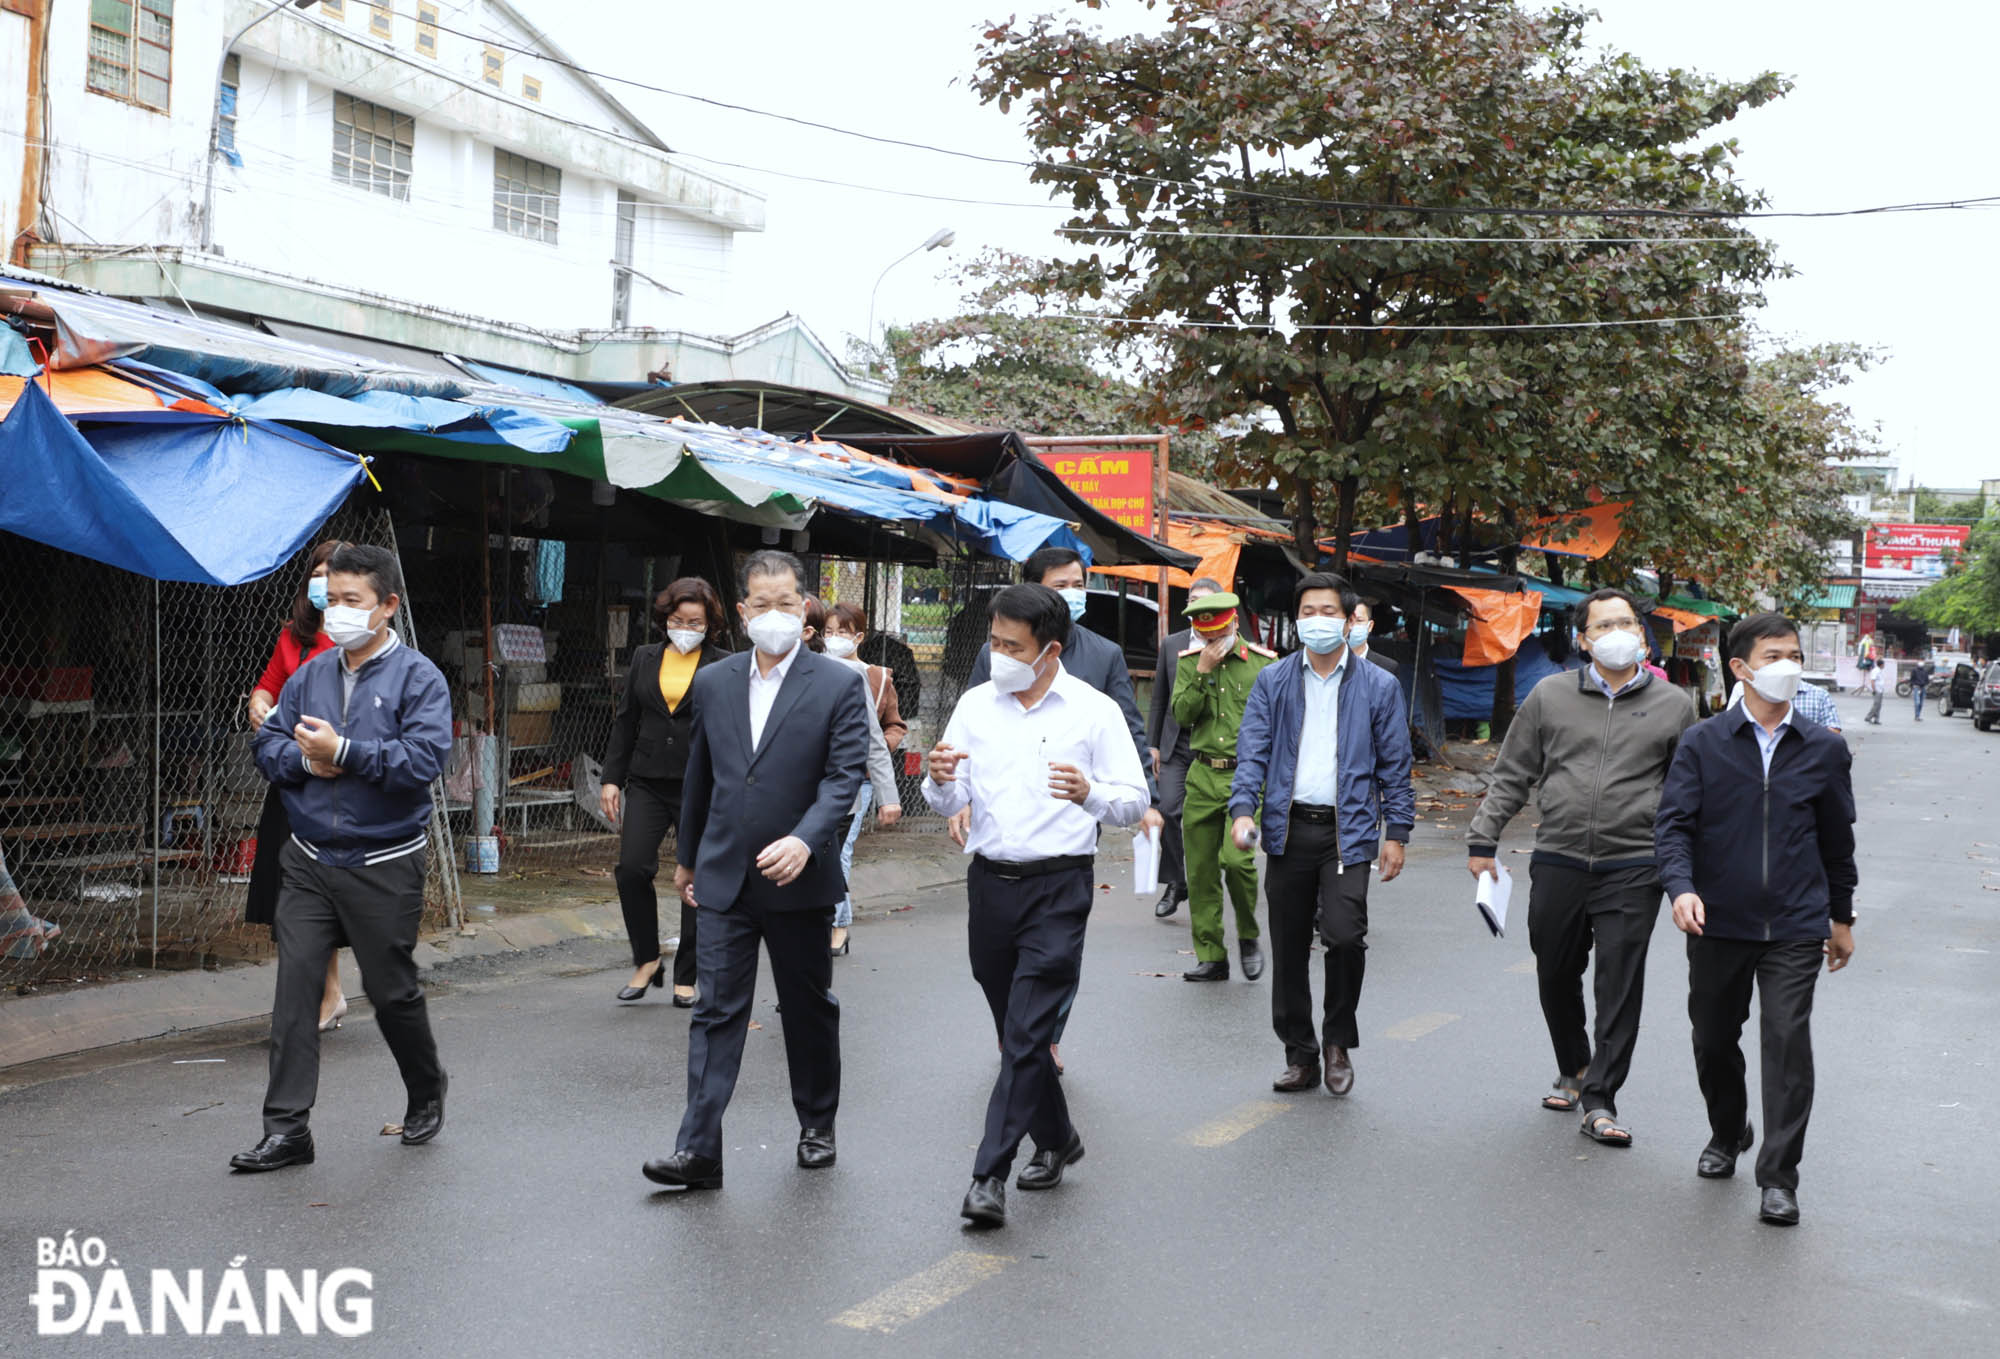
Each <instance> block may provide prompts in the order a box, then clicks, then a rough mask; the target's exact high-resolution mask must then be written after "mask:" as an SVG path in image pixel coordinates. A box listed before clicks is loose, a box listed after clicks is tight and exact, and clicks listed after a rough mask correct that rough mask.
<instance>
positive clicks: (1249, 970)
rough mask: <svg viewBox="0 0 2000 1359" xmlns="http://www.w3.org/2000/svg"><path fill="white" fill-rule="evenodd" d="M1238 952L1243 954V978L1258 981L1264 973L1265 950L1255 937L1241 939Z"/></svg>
mask: <svg viewBox="0 0 2000 1359" xmlns="http://www.w3.org/2000/svg"><path fill="white" fill-rule="evenodd" d="M1236 949H1237V952H1239V953H1241V954H1242V955H1243V980H1244V981H1256V980H1257V978H1259V977H1261V976H1263V975H1264V950H1263V949H1262V948H1261V947H1260V946H1259V945H1258V943H1257V941H1256V940H1255V939H1243V940H1239V941H1238V942H1237V945H1236Z"/></svg>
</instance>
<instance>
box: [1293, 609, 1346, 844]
mask: <svg viewBox="0 0 2000 1359" xmlns="http://www.w3.org/2000/svg"><path fill="white" fill-rule="evenodd" d="M1353 656H1354V653H1353V652H1352V651H1351V650H1350V651H1343V652H1341V654H1340V660H1339V662H1338V663H1337V664H1336V665H1335V666H1334V667H1333V669H1332V671H1330V672H1329V673H1328V674H1327V675H1326V676H1325V677H1324V678H1322V677H1321V675H1320V673H1319V672H1318V671H1317V670H1315V669H1313V667H1312V652H1310V651H1308V650H1306V649H1305V648H1304V647H1301V648H1300V649H1299V664H1300V665H1301V666H1303V667H1304V668H1305V685H1306V712H1305V722H1304V724H1303V725H1302V726H1301V727H1300V729H1299V762H1298V766H1297V767H1296V768H1295V769H1293V771H1292V801H1294V802H1305V803H1310V804H1311V805H1313V806H1316V807H1332V806H1336V805H1338V804H1339V802H1340V681H1341V677H1342V676H1344V675H1345V674H1346V673H1347V663H1348V661H1349V660H1351V659H1353ZM1356 664H1359V662H1358V661H1357V662H1356Z"/></svg>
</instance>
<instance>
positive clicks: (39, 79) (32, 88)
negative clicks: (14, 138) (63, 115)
mask: <svg viewBox="0 0 2000 1359" xmlns="http://www.w3.org/2000/svg"><path fill="white" fill-rule="evenodd" d="M0 10H6V11H8V12H10V13H13V14H19V15H21V16H22V17H24V18H25V19H27V21H28V109H27V117H26V118H24V119H23V120H22V122H21V126H22V129H23V130H22V133H21V138H22V146H21V210H20V216H19V218H18V219H17V220H16V221H15V223H14V239H13V240H12V241H11V242H9V245H10V249H9V250H8V258H9V259H10V260H11V261H12V262H13V263H15V264H19V265H23V266H25V265H26V264H27V263H28V251H29V250H30V249H31V248H33V246H34V243H35V242H36V241H38V240H40V239H41V237H40V235H39V233H38V232H37V231H36V224H37V223H38V222H40V221H41V219H42V166H43V165H45V164H46V163H47V158H46V157H45V156H44V155H43V154H42V143H43V142H44V141H46V140H47V139H48V125H47V122H46V120H45V119H44V118H43V116H42V106H43V105H44V104H45V103H46V102H47V100H48V62H47V56H48V33H49V0H0Z"/></svg>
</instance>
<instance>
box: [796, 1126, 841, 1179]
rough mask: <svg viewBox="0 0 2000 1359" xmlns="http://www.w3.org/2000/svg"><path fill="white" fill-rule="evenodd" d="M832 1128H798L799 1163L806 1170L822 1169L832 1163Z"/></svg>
mask: <svg viewBox="0 0 2000 1359" xmlns="http://www.w3.org/2000/svg"><path fill="white" fill-rule="evenodd" d="M833 1155H834V1152H833V1129H831V1128H801V1129H799V1165H800V1166H801V1167H802V1168H803V1169H806V1170H824V1169H825V1168H826V1167H828V1166H830V1165H832V1164H833Z"/></svg>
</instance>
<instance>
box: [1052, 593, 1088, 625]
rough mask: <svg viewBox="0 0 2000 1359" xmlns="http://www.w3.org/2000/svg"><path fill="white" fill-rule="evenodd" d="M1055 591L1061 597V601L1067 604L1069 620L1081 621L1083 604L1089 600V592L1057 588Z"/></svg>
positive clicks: (1073, 621)
mask: <svg viewBox="0 0 2000 1359" xmlns="http://www.w3.org/2000/svg"><path fill="white" fill-rule="evenodd" d="M1056 593H1057V594H1059V595H1061V596H1062V597H1063V603H1065V604H1067V605H1069V621H1070V622H1072V623H1081V622H1082V621H1083V606H1084V605H1085V604H1088V603H1089V602H1090V594H1089V592H1088V591H1085V590H1077V589H1068V590H1058V591H1056Z"/></svg>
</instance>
